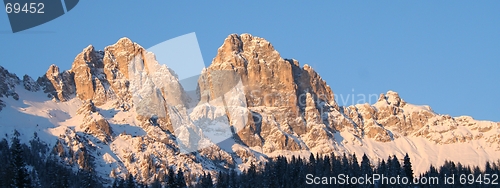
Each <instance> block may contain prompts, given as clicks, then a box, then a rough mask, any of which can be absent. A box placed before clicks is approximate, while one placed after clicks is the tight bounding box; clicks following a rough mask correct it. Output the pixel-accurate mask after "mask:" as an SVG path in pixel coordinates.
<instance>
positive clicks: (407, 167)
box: [403, 153, 413, 179]
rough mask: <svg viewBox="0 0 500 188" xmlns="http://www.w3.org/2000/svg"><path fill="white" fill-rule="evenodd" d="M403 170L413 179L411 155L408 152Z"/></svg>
mask: <svg viewBox="0 0 500 188" xmlns="http://www.w3.org/2000/svg"><path fill="white" fill-rule="evenodd" d="M403 171H404V172H405V175H406V177H408V178H410V179H413V169H412V166H411V161H410V157H409V156H408V153H406V155H405V158H404V161H403Z"/></svg>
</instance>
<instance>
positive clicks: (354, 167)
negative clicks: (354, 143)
mask: <svg viewBox="0 0 500 188" xmlns="http://www.w3.org/2000/svg"><path fill="white" fill-rule="evenodd" d="M350 163H351V171H352V173H351V174H352V175H354V176H356V177H357V176H360V175H361V168H360V166H359V163H358V157H356V153H354V154H353V155H352V157H351V162H350Z"/></svg>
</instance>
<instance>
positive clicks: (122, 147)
mask: <svg viewBox="0 0 500 188" xmlns="http://www.w3.org/2000/svg"><path fill="white" fill-rule="evenodd" d="M160 63H166V64H167V65H168V63H169V62H157V61H156V59H155V55H154V54H153V53H151V52H148V51H147V50H146V49H144V48H143V47H141V46H140V45H139V44H137V43H134V42H132V41H131V40H130V39H128V38H122V39H120V40H118V42H116V43H115V44H113V45H110V46H108V47H106V48H105V49H104V50H102V51H99V50H95V49H94V47H93V46H91V45H90V46H88V47H86V48H84V49H83V51H82V52H81V53H80V54H78V55H77V56H76V58H75V60H74V61H73V64H72V67H71V69H70V70H66V71H62V72H61V71H60V70H59V68H58V67H57V66H56V65H51V66H50V67H49V69H48V70H47V72H46V74H45V75H42V76H41V77H39V78H38V79H37V80H36V81H35V80H33V79H32V78H31V77H30V76H27V75H25V76H23V79H22V80H21V79H20V78H18V77H17V76H16V75H15V74H12V73H9V72H8V71H7V70H5V69H4V68H2V67H0V78H1V79H0V80H1V81H0V122H1V123H0V127H1V128H0V133H2V134H0V135H2V137H8V136H9V135H12V134H13V132H14V130H17V131H19V132H20V138H21V142H28V141H29V140H30V139H32V138H33V135H34V133H36V135H37V137H39V138H40V139H41V140H43V141H44V142H46V143H47V144H48V145H49V146H50V147H56V146H57V147H62V148H63V149H60V150H58V151H59V153H64V155H63V154H60V155H59V156H60V158H61V161H62V162H63V163H67V164H68V165H73V166H75V167H78V166H79V167H82V166H81V165H82V164H80V163H77V164H71V163H70V162H69V161H71V160H72V158H75V157H76V156H78V155H79V153H82V152H86V153H88V154H89V155H90V156H92V157H93V159H94V160H93V166H94V168H95V171H96V172H97V175H98V176H100V177H102V178H103V181H104V183H108V184H110V183H111V180H112V178H114V177H115V176H120V177H125V176H127V175H128V174H132V175H133V176H134V177H136V179H137V180H138V181H141V182H152V181H153V179H154V178H155V174H158V172H165V171H167V170H168V168H169V167H170V166H173V167H174V168H175V169H179V168H180V169H182V170H184V171H185V172H187V173H185V174H186V177H188V181H189V177H191V176H193V177H194V175H196V176H197V175H200V174H203V172H212V173H214V172H216V171H219V170H222V171H225V170H228V169H233V168H234V169H238V170H243V169H247V168H248V167H249V166H250V164H251V163H254V164H259V165H262V164H263V163H264V162H266V161H267V160H268V159H270V158H273V157H277V156H279V155H285V156H292V155H295V156H302V157H308V156H309V155H310V154H311V153H313V154H316V153H319V154H331V153H335V154H336V155H342V154H343V153H351V154H353V153H357V154H358V155H357V156H362V154H363V153H365V154H366V155H367V156H368V157H369V158H370V159H371V160H373V161H377V160H378V159H380V158H384V159H385V158H387V157H388V156H390V155H396V156H398V158H400V159H403V156H404V155H405V153H408V154H409V155H410V156H411V157H412V161H413V167H414V170H415V172H417V173H420V172H423V171H425V170H427V169H428V167H429V166H430V165H431V164H432V165H435V166H436V165H441V164H443V163H444V162H445V160H451V161H456V162H461V163H462V164H464V165H482V164H484V163H485V162H486V161H497V160H499V159H500V145H499V143H500V131H499V130H500V129H499V127H500V123H498V122H490V121H477V120H474V119H473V118H472V117H468V116H461V117H451V116H449V115H442V114H437V113H435V112H434V111H433V110H432V109H431V108H430V107H429V106H421V105H414V104H411V103H408V102H406V101H405V100H403V99H402V98H401V97H400V96H399V94H398V93H397V92H394V91H388V92H387V93H385V94H380V97H379V99H378V101H377V102H376V103H375V104H356V105H353V106H339V105H338V104H337V102H336V101H335V97H334V96H335V95H334V93H333V91H332V90H331V88H330V86H328V85H327V84H326V82H325V81H324V80H323V79H322V78H321V77H320V76H319V74H318V73H317V72H316V71H314V69H313V68H312V67H310V66H309V65H307V64H305V65H304V66H301V65H300V64H299V62H298V61H297V60H294V59H285V58H282V57H281V56H280V54H279V53H278V52H277V51H276V50H275V49H274V47H273V46H272V45H271V43H270V42H268V41H267V40H265V39H263V38H259V37H255V36H252V35H250V34H241V35H237V34H231V35H229V36H228V37H227V38H226V39H225V40H224V43H223V44H222V46H221V47H220V48H219V49H218V53H217V55H216V57H215V58H214V59H213V61H212V63H211V65H210V66H209V67H207V68H205V69H204V70H200V76H199V78H198V89H197V90H196V91H194V92H192V91H185V89H184V87H183V85H182V84H181V83H180V81H179V79H178V78H177V75H176V74H175V70H171V69H170V68H168V67H167V66H166V65H164V64H160ZM333 84H334V83H333ZM59 143H61V144H62V146H59V145H61V144H59ZM76 158H77V157H76ZM358 160H359V161H360V160H361V158H359V159H358Z"/></svg>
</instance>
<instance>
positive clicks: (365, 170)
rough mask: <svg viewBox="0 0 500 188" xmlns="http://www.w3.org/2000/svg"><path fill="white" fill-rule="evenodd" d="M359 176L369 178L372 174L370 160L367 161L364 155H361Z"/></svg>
mask: <svg viewBox="0 0 500 188" xmlns="http://www.w3.org/2000/svg"><path fill="white" fill-rule="evenodd" d="M361 174H367V175H369V176H370V175H372V174H373V170H372V166H371V163H370V159H368V157H367V156H366V154H363V157H362V159H361Z"/></svg>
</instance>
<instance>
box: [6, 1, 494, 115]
mask: <svg viewBox="0 0 500 188" xmlns="http://www.w3.org/2000/svg"><path fill="white" fill-rule="evenodd" d="M277 2H278V1H277ZM499 10H500V1H481V2H472V1H383V2H380V1H377V2H375V1H335V2H330V1H328V2H323V1H322V2H319V1H318V2H302V1H287V2H286V3H282V2H280V3H276V2H263V1H262V2H250V1H246V2H236V1H234V2H227V1H210V2H206V1H200V2H197V3H194V2H190V3H188V2H177V1H172V2H167V1H99V2H97V1H80V3H79V4H78V5H77V6H76V7H75V8H74V9H73V10H71V11H70V12H68V13H66V14H65V15H63V16H61V17H59V18H57V19H55V20H53V21H51V22H48V23H46V24H44V25H41V26H39V27H36V28H33V29H30V30H27V31H23V32H20V33H16V34H12V33H11V30H10V26H9V23H8V20H7V15H6V14H0V42H1V44H2V45H0V65H1V66H4V67H6V68H7V69H8V70H10V71H11V72H14V73H16V74H18V76H22V75H23V74H29V75H31V76H32V77H38V76H40V75H42V74H43V73H44V72H45V71H46V70H47V68H48V67H49V65H51V64H57V65H58V66H60V68H61V69H63V70H67V69H69V68H70V67H71V63H72V61H73V60H74V58H75V56H76V55H77V54H78V53H80V52H81V51H82V49H83V48H85V47H86V46H87V45H89V44H93V45H94V46H95V48H96V49H103V48H104V47H105V46H107V45H110V44H113V43H115V42H116V41H117V40H118V39H119V38H121V37H129V38H131V39H132V40H133V41H135V42H137V43H139V44H141V45H142V46H144V47H146V48H149V47H151V46H153V45H155V44H157V43H160V42H162V41H165V40H167V39H171V38H174V37H177V36H180V35H184V34H187V33H191V32H196V36H197V38H198V41H199V44H200V47H201V53H202V55H203V59H204V60H205V64H206V65H209V64H210V62H211V60H212V58H213V57H214V56H215V55H216V52H217V48H218V47H219V46H220V45H221V44H222V42H223V40H224V39H225V38H226V37H227V35H229V34H231V33H238V34H241V33H250V34H252V35H254V36H259V37H263V38H266V39H267V40H269V41H270V42H271V43H272V44H273V45H274V47H275V48H276V49H277V50H278V51H279V52H280V54H281V55H282V56H283V57H285V58H294V59H297V60H298V61H299V62H300V63H301V64H302V65H303V64H309V65H311V66H312V67H313V68H314V69H315V70H316V71H318V72H319V73H320V75H321V76H322V77H323V78H324V79H325V80H326V81H327V83H328V84H329V85H330V86H331V88H332V90H333V92H334V93H336V94H337V96H342V97H344V99H345V98H347V97H352V95H353V94H354V95H355V96H359V94H363V95H369V94H380V93H385V92H387V91H388V90H394V91H396V92H398V93H399V94H400V96H401V97H402V98H403V99H405V100H406V101H407V102H409V103H413V104H427V105H430V106H431V107H432V108H433V109H434V111H436V112H437V113H441V114H450V115H452V116H459V115H470V116H472V117H474V118H476V119H481V120H494V121H500V99H499V98H500V85H499V81H500V79H499V76H498V72H499V70H500V11H499ZM348 95H349V96H348ZM358 99H359V98H355V101H357V100H358ZM348 104H350V102H348Z"/></svg>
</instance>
